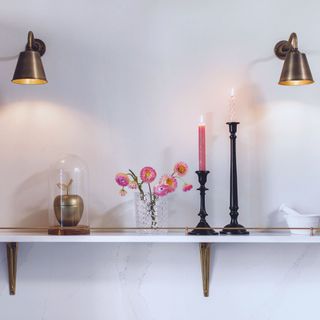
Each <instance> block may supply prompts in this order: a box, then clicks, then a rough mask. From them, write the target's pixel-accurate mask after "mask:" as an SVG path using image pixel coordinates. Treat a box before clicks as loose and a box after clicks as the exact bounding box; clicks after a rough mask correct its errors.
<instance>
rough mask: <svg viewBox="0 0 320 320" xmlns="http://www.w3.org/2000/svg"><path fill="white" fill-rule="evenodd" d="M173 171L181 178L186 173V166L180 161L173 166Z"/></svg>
mask: <svg viewBox="0 0 320 320" xmlns="http://www.w3.org/2000/svg"><path fill="white" fill-rule="evenodd" d="M173 170H174V172H175V173H176V174H177V175H178V176H179V177H183V176H185V175H186V174H187V172H188V165H187V164H186V163H185V162H182V161H180V162H178V163H176V164H175V166H174V169H173Z"/></svg>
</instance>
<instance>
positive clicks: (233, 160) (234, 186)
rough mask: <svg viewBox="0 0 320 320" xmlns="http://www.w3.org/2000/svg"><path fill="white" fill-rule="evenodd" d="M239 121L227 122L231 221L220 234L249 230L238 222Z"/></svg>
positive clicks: (232, 233) (237, 233) (238, 233)
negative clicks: (237, 154)
mask: <svg viewBox="0 0 320 320" xmlns="http://www.w3.org/2000/svg"><path fill="white" fill-rule="evenodd" d="M238 124H239V122H227V125H229V132H230V207H229V209H230V217H231V222H230V223H229V224H228V225H226V226H225V227H224V228H223V230H222V231H220V234H230V235H247V234H249V232H248V231H247V230H246V229H245V227H244V226H242V225H241V224H239V223H238V216H239V213H238V210H239V205H238V180H237V156H236V153H237V151H236V139H237V126H238Z"/></svg>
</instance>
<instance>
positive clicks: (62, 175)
mask: <svg viewBox="0 0 320 320" xmlns="http://www.w3.org/2000/svg"><path fill="white" fill-rule="evenodd" d="M49 187H50V198H49V199H50V200H49V229H48V233H49V234H54V235H82V234H89V233H90V227H89V214H88V167H87V165H86V164H85V162H84V161H83V160H82V159H81V158H80V157H78V156H76V155H70V154H68V155H64V156H62V157H61V158H60V159H59V160H58V161H57V162H56V163H54V164H53V165H52V166H51V168H50V172H49Z"/></svg>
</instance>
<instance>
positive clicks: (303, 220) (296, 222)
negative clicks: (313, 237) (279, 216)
mask: <svg viewBox="0 0 320 320" xmlns="http://www.w3.org/2000/svg"><path fill="white" fill-rule="evenodd" d="M284 217H285V219H286V221H287V224H288V227H289V228H309V229H310V228H319V224H320V215H315V214H309V215H307V214H301V215H291V214H286V215H284ZM290 231H291V233H292V234H303V235H310V230H299V229H291V230H290Z"/></svg>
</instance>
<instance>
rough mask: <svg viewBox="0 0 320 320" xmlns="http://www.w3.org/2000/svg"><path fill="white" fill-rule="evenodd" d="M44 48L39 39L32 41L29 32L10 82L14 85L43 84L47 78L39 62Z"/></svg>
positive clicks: (31, 35) (44, 50)
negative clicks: (24, 47)
mask: <svg viewBox="0 0 320 320" xmlns="http://www.w3.org/2000/svg"><path fill="white" fill-rule="evenodd" d="M45 52H46V46H45V44H44V42H43V41H42V40H40V39H34V36H33V33H32V32H31V31H29V33H28V42H27V45H26V49H25V51H23V52H20V55H19V58H18V62H17V66H16V70H15V72H14V75H13V78H12V80H11V81H12V82H13V83H16V84H45V83H47V82H48V81H47V78H46V75H45V72H44V69H43V65H42V62H41V56H43V55H44V53H45Z"/></svg>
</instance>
